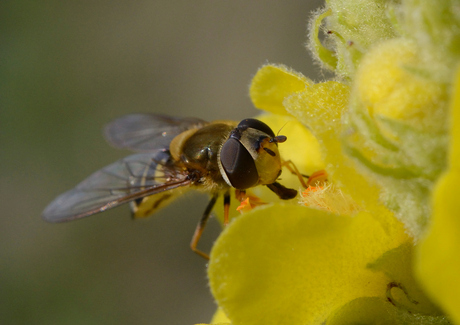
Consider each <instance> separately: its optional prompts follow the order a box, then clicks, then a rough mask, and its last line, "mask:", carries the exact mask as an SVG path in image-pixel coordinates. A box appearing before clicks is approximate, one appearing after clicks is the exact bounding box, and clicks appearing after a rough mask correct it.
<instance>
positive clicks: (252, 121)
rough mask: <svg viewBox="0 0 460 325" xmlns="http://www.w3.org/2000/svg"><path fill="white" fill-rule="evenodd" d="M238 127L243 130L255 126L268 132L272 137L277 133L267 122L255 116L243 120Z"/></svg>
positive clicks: (254, 127)
mask: <svg viewBox="0 0 460 325" xmlns="http://www.w3.org/2000/svg"><path fill="white" fill-rule="evenodd" d="M237 128H238V129H243V130H244V129H247V128H253V129H256V130H259V131H262V132H264V133H265V134H268V135H269V136H270V138H274V137H275V133H273V131H272V129H270V127H269V126H268V125H267V124H265V123H264V122H262V121H259V120H256V119H254V118H247V119H244V120H242V121H241V122H240V124H238V126H237Z"/></svg>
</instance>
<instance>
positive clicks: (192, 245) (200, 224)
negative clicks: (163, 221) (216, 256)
mask: <svg viewBox="0 0 460 325" xmlns="http://www.w3.org/2000/svg"><path fill="white" fill-rule="evenodd" d="M218 196H219V195H217V194H214V195H213V197H212V198H211V201H209V203H208V206H207V207H206V210H205V211H204V213H203V216H202V217H201V219H200V222H198V225H197V226H196V229H195V233H194V234H193V237H192V241H191V242H190V248H191V249H192V251H194V252H195V253H197V254H198V255H200V256H201V257H203V258H205V259H207V260H209V256H208V254H206V253H204V252H202V251H200V250H199V249H198V248H196V246H197V245H198V241H199V240H200V237H201V234H202V233H203V230H204V227H205V226H206V222H207V221H208V219H209V216H210V215H211V211H212V208H214V205H215V204H216V201H217V198H218Z"/></svg>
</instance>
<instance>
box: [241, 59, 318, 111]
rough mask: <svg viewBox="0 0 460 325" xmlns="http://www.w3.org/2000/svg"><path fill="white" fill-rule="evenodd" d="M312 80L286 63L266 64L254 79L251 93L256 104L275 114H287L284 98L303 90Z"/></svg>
mask: <svg viewBox="0 0 460 325" xmlns="http://www.w3.org/2000/svg"><path fill="white" fill-rule="evenodd" d="M310 84H312V81H311V80H310V79H308V78H307V77H305V76H303V75H302V74H301V73H298V72H295V71H294V70H292V69H290V68H288V67H286V66H284V65H266V66H263V67H262V68H260V69H259V71H257V74H256V75H255V76H254V78H253V79H252V83H251V88H250V89H249V94H250V96H251V100H252V102H253V103H254V106H255V107H257V108H260V109H263V110H265V111H268V112H271V113H275V114H286V110H285V109H284V107H283V100H284V98H285V97H287V96H289V95H290V94H291V93H294V92H297V91H302V90H304V89H305V87H306V86H308V85H310Z"/></svg>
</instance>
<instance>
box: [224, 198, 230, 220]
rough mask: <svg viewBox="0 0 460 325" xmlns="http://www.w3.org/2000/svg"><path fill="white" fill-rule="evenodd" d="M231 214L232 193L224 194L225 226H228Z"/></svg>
mask: <svg viewBox="0 0 460 325" xmlns="http://www.w3.org/2000/svg"><path fill="white" fill-rule="evenodd" d="M229 212H230V191H227V192H225V194H224V226H226V225H228V215H229Z"/></svg>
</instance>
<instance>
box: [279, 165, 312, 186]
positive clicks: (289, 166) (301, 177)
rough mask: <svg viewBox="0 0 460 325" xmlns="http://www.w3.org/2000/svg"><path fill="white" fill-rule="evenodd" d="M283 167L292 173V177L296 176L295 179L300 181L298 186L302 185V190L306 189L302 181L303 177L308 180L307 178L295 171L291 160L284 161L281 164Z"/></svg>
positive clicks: (295, 168) (305, 184)
mask: <svg viewBox="0 0 460 325" xmlns="http://www.w3.org/2000/svg"><path fill="white" fill-rule="evenodd" d="M283 166H286V168H287V169H288V170H289V171H290V172H291V173H293V174H294V175H297V178H298V179H299V181H300V184H302V186H303V187H304V188H307V187H308V185H307V183H305V181H304V180H303V178H304V177H306V178H308V177H309V176H307V175H303V174H301V173H300V172H299V170H298V169H297V167H296V165H295V164H294V163H293V162H292V161H291V160H286V161H285V162H283Z"/></svg>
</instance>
